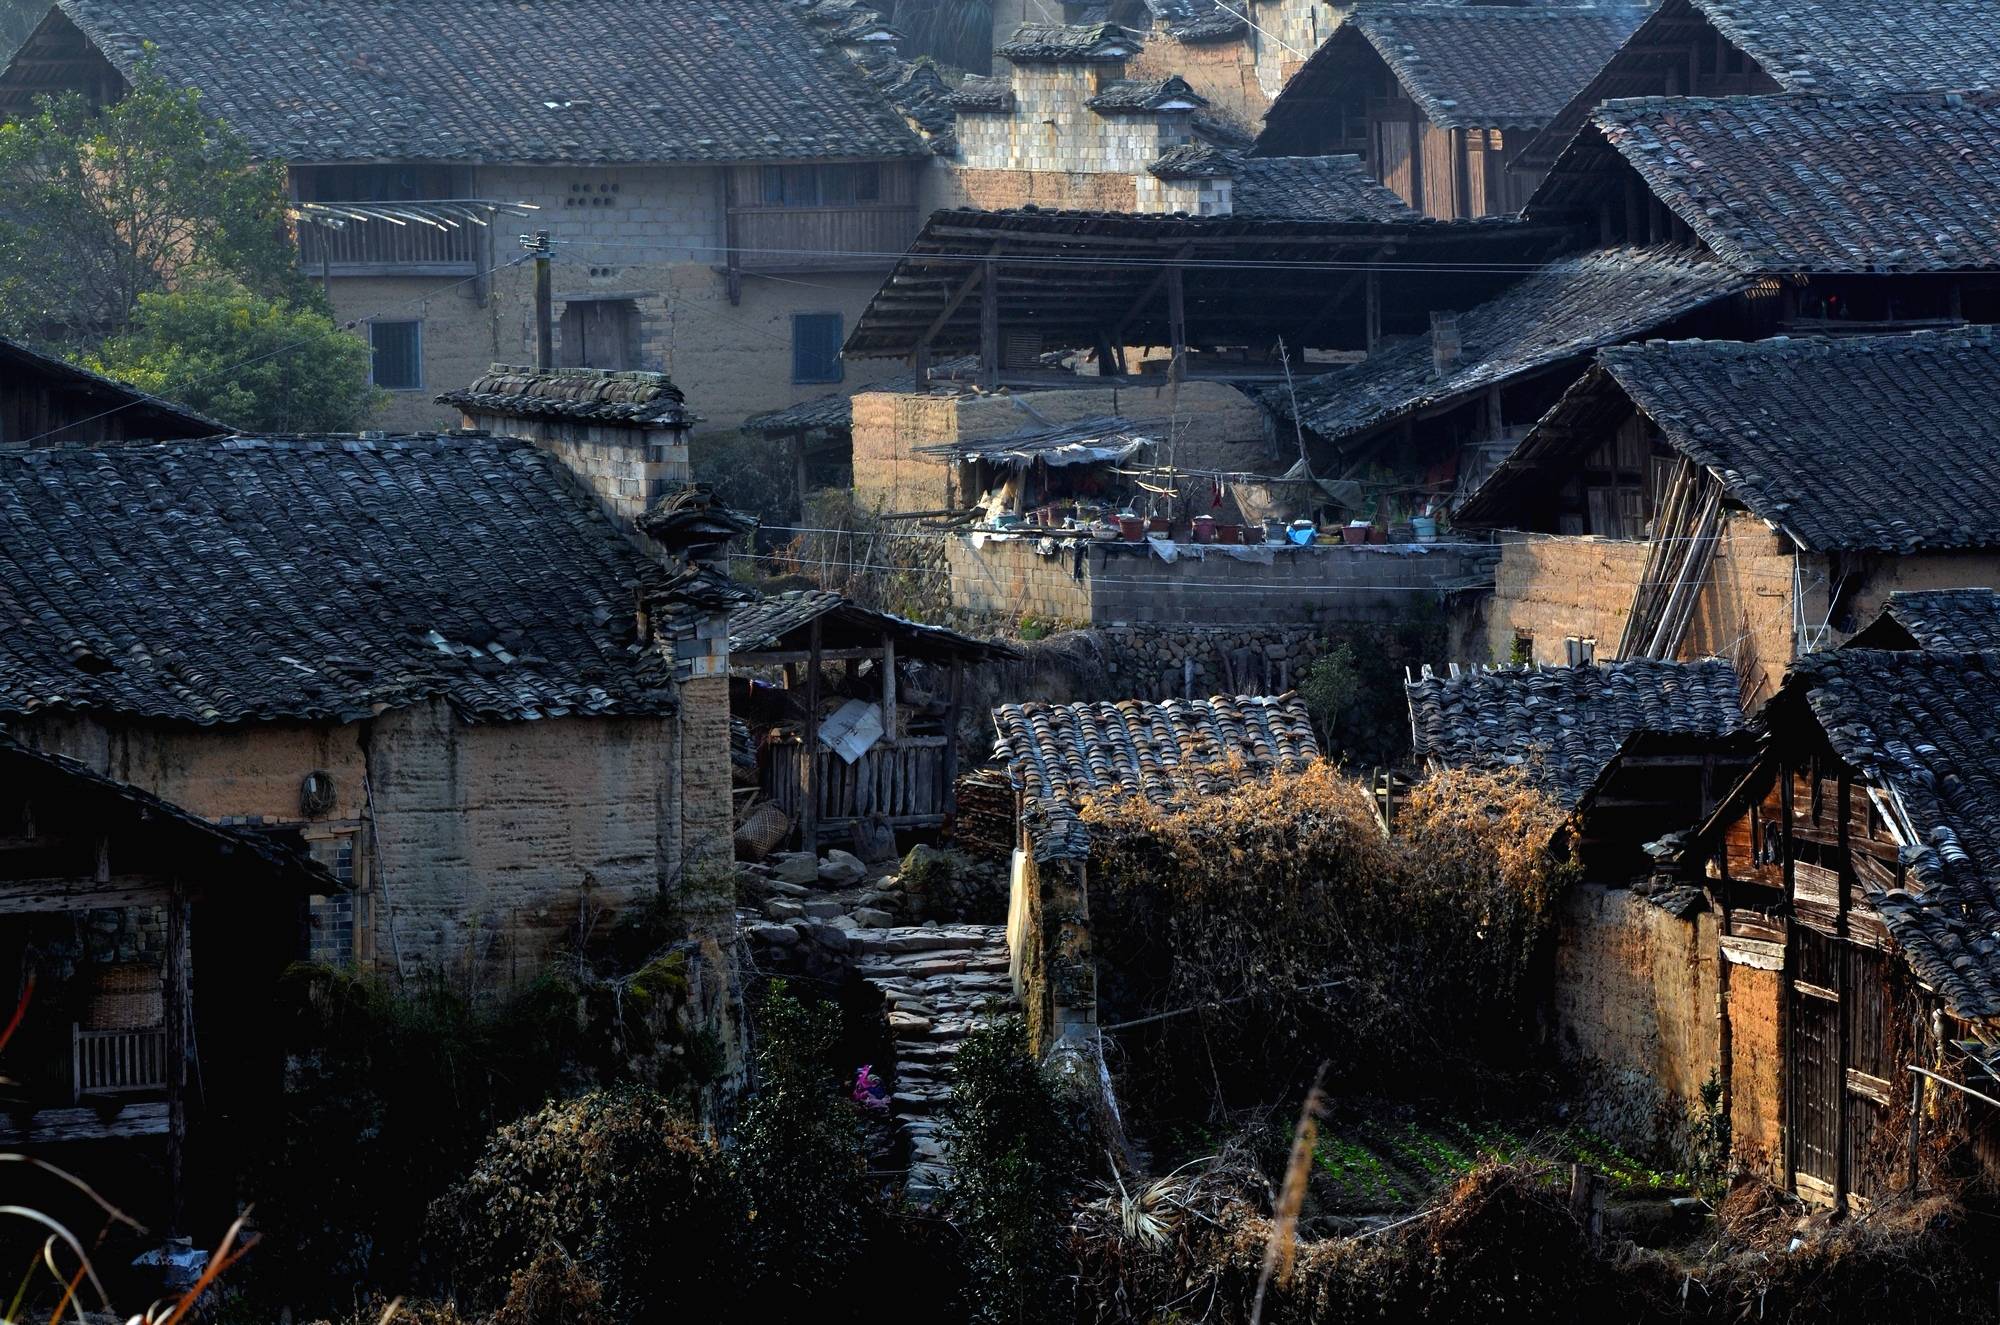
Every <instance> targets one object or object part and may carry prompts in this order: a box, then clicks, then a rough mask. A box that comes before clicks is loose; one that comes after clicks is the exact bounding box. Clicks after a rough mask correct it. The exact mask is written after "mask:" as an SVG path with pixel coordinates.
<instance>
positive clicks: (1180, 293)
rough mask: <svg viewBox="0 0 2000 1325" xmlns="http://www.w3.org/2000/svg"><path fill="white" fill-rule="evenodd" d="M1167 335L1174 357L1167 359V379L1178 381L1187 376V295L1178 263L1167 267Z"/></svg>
mask: <svg viewBox="0 0 2000 1325" xmlns="http://www.w3.org/2000/svg"><path fill="white" fill-rule="evenodd" d="M1166 275H1167V335H1168V336H1169V337H1170V338H1171V341H1172V346H1173V357H1172V358H1171V359H1169V360H1168V361H1167V380H1168V381H1170V382H1178V381H1180V380H1181V379H1182V378H1184V377H1186V376H1187V295H1186V291H1185V290H1184V289H1183V287H1182V285H1181V269H1180V267H1179V265H1178V264H1176V265H1175V266H1172V267H1169V268H1167V272H1166Z"/></svg>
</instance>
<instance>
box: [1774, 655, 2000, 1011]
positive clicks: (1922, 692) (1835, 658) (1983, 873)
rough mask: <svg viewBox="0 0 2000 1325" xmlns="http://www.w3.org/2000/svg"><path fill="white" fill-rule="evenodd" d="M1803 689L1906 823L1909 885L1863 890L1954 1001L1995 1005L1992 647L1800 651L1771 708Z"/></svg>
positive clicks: (1998, 765) (1999, 900)
mask: <svg viewBox="0 0 2000 1325" xmlns="http://www.w3.org/2000/svg"><path fill="white" fill-rule="evenodd" d="M1801 700H1803V702H1804V704H1805V706H1806V707H1807V708H1808V709H1809V710H1810V712H1811V715H1812V717H1813V718H1814V720H1816V722H1817V723H1818V725H1819V727H1820V729H1821V730H1822V731H1823V732H1824V733H1825V736H1826V739H1827V741H1828V742H1829V743H1830V744H1831V745H1832V747H1833V750H1834V752H1835V753H1836V754H1837V755H1839V757H1840V758H1841V759H1843V760H1844V761H1846V762H1847V763H1848V764H1849V765H1850V766H1851V767H1853V768H1854V769H1855V770H1856V771H1857V772H1858V773H1860V774H1861V775H1863V776H1864V777H1866V778H1868V779H1869V780H1870V781H1871V782H1874V783H1876V784H1877V785H1878V786H1881V787H1883V788H1885V789H1887V790H1888V791H1890V792H1891V793H1892V794H1893V795H1894V798H1895V801H1896V804H1897V806H1898V807H1899V808H1900V810H1901V812H1902V817H1903V818H1904V819H1905V820H1906V826H1907V829H1908V830H1910V831H1911V832H1913V833H1914V836H1915V841H1914V842H1912V843H1911V845H1909V846H1906V847H1905V848H1904V849H1903V857H1904V860H1905V862H1906V863H1907V865H1908V867H1909V869H1908V875H1907V878H1908V883H1907V886H1905V887H1902V888H1895V889H1890V890H1886V891H1880V892H1875V893H1873V894H1872V896H1871V899H1870V900H1871V901H1872V902H1873V903H1874V905H1875V908H1876V910H1877V911H1879V912H1880V913H1881V916H1882V919H1883V921H1884V923H1885V924H1886V925H1887V926H1888V929H1889V933H1890V936H1891V937H1892V938H1893V939H1894V940H1895V941H1896V944H1897V946H1898V947H1899V948H1900V949H1901V950H1902V953H1903V955H1904V957H1905V959H1906V960H1907V961H1908V962H1909V964H1910V966H1911V967H1912V969H1914V970H1915V971H1916V972H1917V974H1918V976H1919V977H1920V978H1922V979H1923V980H1924V982H1925V983H1926V984H1928V985H1930V986H1931V987H1932V988H1933V989H1935V990H1936V991H1937V992H1938V994H1939V995H1941V996H1942V997H1943V998H1944V1000H1945V1002H1946V1003H1947V1004H1948V1005H1949V1007H1950V1008H1951V1010H1952V1011H1953V1012H1954V1013H1956V1014H1957V1015H1959V1016H1961V1017H1967V1018H1974V1019H1983V1018H1990V1017H1996V1016H2000V729H1996V727H1995V725H1994V722H1993V715H1994V714H1995V713H1996V712H2000V654H1994V653H1938V652H1931V651H1910V652H1888V651H1883V650H1876V649H1833V650H1829V651H1824V652H1820V653H1814V654H1808V655H1807V656H1806V657H1804V658H1802V659H1800V660H1799V662H1798V663H1797V664H1796V665H1795V666H1794V668H1793V670H1792V673H1791V675H1790V676H1789V677H1787V679H1786V683H1785V686H1784V688H1783V690H1781V691H1780V692H1779V695H1778V696H1777V697H1776V698H1775V699H1773V700H1772V705H1773V712H1774V713H1778V714H1780V715H1782V714H1783V713H1784V712H1786V711H1790V710H1792V709H1793V708H1794V707H1795V706H1796V705H1797V704H1798V702H1799V701H1801Z"/></svg>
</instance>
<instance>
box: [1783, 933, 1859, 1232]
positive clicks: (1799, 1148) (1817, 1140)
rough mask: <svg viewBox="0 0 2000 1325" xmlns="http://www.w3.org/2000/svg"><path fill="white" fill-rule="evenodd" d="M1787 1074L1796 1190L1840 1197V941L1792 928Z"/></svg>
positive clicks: (1831, 1199) (1793, 1179)
mask: <svg viewBox="0 0 2000 1325" xmlns="http://www.w3.org/2000/svg"><path fill="white" fill-rule="evenodd" d="M1791 933H1792V938H1791V943H1792V954H1791V955H1792V960H1791V962H1790V966H1791V970H1792V979H1791V996H1790V1007H1789V1009H1788V1011H1789V1013H1790V1020H1791V1026H1790V1032H1791V1033H1790V1036H1789V1046H1788V1049H1787V1052H1786V1054H1785V1062H1786V1067H1787V1075H1788V1083H1787V1084H1788V1099H1787V1104H1788V1105H1789V1108H1788V1109H1787V1110H1786V1112H1787V1116H1788V1118H1789V1120H1790V1124H1791V1125H1790V1128H1789V1132H1790V1140H1789V1148H1790V1151H1791V1155H1790V1157H1789V1158H1790V1164H1791V1173H1792V1185H1793V1186H1794V1187H1795V1188H1797V1189H1798V1190H1799V1192H1800V1193H1801V1194H1803V1195H1811V1196H1816V1197H1818V1198H1820V1199H1822V1200H1826V1201H1833V1200H1835V1199H1837V1198H1838V1197H1839V1195H1840V1158H1841V1155H1840V1152H1841V1140H1842V1138H1841V1126H1840V1123H1841V1096H1842V1094H1843V1093H1844V1090H1843V1082H1842V1079H1841V1078H1842V1065H1841V1036H1840V953H1839V944H1838V943H1836V941H1835V940H1833V939H1831V938H1829V937H1827V936H1826V935H1824V934H1822V933H1820V932H1819V931H1818V930H1815V929H1811V928H1809V927H1807V926H1805V925H1798V924H1795V925H1793V926H1792V927H1791Z"/></svg>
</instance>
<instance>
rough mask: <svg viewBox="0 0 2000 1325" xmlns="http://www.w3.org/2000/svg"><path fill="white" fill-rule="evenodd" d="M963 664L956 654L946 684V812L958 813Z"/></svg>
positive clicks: (947, 671)
mask: <svg viewBox="0 0 2000 1325" xmlns="http://www.w3.org/2000/svg"><path fill="white" fill-rule="evenodd" d="M962 665H963V664H962V663H961V662H960V660H959V658H958V656H957V655H956V654H954V655H953V656H952V660H951V666H950V668H948V669H947V670H946V672H945V684H944V813H946V814H957V813H958V708H959V698H958V697H959V684H960V680H961V677H960V672H959V669H960V667H961V666H962Z"/></svg>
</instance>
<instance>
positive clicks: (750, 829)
mask: <svg viewBox="0 0 2000 1325" xmlns="http://www.w3.org/2000/svg"><path fill="white" fill-rule="evenodd" d="M791 831H792V817H791V816H790V815H788V814H786V813H785V812H784V811H783V810H781V809H779V808H778V803H777V802H776V801H765V802H764V803H763V804H762V805H759V806H758V807H757V808H756V809H754V810H752V811H750V814H749V817H748V818H746V819H744V820H743V826H742V827H741V828H738V829H737V830H736V858H737V859H738V860H762V859H763V858H764V857H766V856H768V855H770V854H771V853H772V852H773V851H775V850H776V849H777V847H778V844H779V843H781V842H783V841H784V840H785V837H786V835H787V834H789V833H790V832H791Z"/></svg>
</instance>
